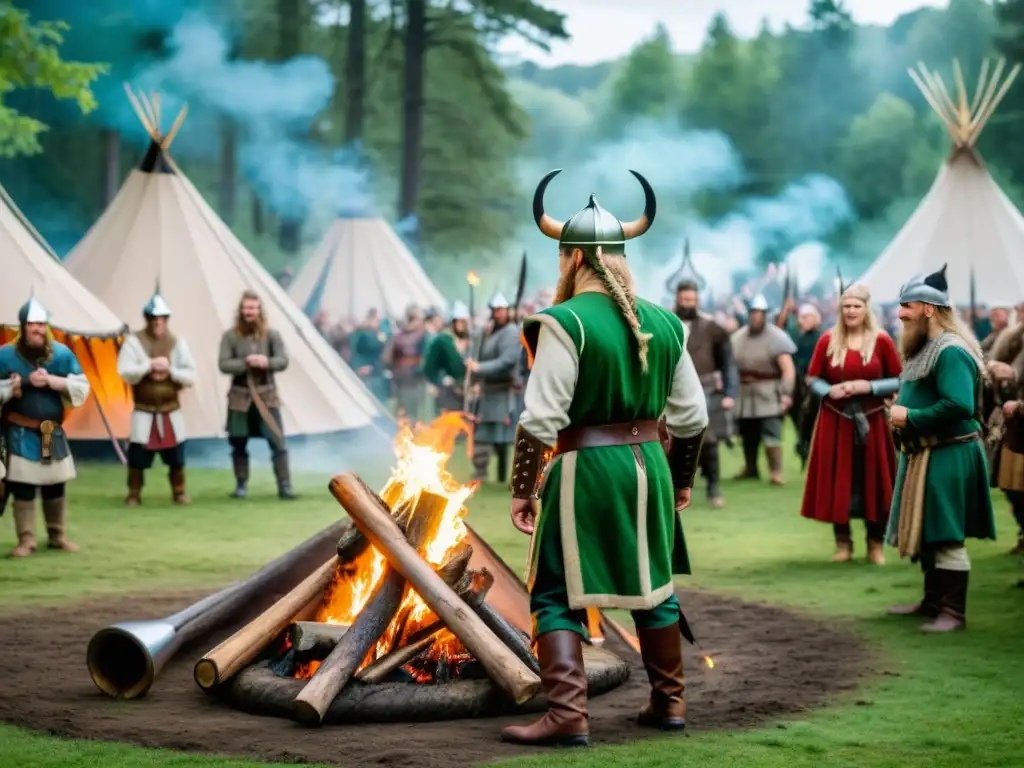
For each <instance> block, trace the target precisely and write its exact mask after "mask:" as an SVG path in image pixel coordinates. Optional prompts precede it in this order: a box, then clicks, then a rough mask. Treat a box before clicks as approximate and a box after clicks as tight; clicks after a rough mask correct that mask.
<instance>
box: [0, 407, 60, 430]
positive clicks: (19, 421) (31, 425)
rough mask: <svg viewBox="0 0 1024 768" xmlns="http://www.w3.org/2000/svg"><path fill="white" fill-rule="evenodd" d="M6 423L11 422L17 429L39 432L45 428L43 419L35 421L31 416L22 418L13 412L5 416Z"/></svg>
mask: <svg viewBox="0 0 1024 768" xmlns="http://www.w3.org/2000/svg"><path fill="white" fill-rule="evenodd" d="M4 421H9V422H10V423H11V424H13V425H14V426H16V427H24V428H25V429H34V430H36V431H37V432H38V431H39V430H40V429H41V428H42V426H43V420H42V419H33V418H32V417H31V416H22V415H21V414H20V413H14V412H13V411H12V412H10V413H5V414H4ZM51 423H52V422H51Z"/></svg>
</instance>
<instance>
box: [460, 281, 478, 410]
mask: <svg viewBox="0 0 1024 768" xmlns="http://www.w3.org/2000/svg"><path fill="white" fill-rule="evenodd" d="M466 282H467V283H468V284H469V344H470V346H472V345H473V333H474V330H475V328H476V290H475V289H476V286H478V285H480V276H479V275H478V274H477V273H476V272H474V271H473V270H470V271H469V273H468V274H467V275H466ZM471 375H472V374H471V373H470V370H469V366H468V365H467V366H466V375H465V376H463V378H462V412H463V413H465V414H467V415H468V414H469V380H470V376H471Z"/></svg>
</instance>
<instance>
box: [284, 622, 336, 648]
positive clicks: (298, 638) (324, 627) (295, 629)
mask: <svg viewBox="0 0 1024 768" xmlns="http://www.w3.org/2000/svg"><path fill="white" fill-rule="evenodd" d="M346 632H348V627H346V626H345V625H344V624H328V623H326V622H322V621H296V622H295V623H294V624H292V628H291V630H289V633H288V637H289V639H290V640H291V643H292V648H294V649H295V652H296V653H297V654H302V655H303V656H305V655H310V656H316V655H317V654H318V653H322V654H323V655H324V656H326V655H327V654H328V653H330V652H331V651H332V650H334V646H336V645H337V644H338V641H339V640H341V638H342V637H344V635H345V633H346Z"/></svg>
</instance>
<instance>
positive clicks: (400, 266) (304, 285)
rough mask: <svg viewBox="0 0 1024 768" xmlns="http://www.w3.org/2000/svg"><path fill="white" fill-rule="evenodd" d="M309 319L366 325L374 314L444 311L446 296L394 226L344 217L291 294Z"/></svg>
mask: <svg viewBox="0 0 1024 768" xmlns="http://www.w3.org/2000/svg"><path fill="white" fill-rule="evenodd" d="M288 295H289V296H291V297H292V299H293V300H294V301H295V303H296V304H297V305H298V306H299V307H301V308H302V309H303V311H304V312H306V313H307V314H308V315H310V316H313V315H315V314H316V313H317V312H320V311H322V312H325V313H326V315H327V317H328V319H329V320H330V321H331V322H335V321H338V320H342V319H346V318H350V319H352V320H356V321H359V320H362V319H363V318H364V317H366V313H367V312H368V311H369V310H371V309H376V310H377V311H378V312H379V313H380V314H381V316H382V317H391V318H395V319H397V318H404V317H405V311H406V308H407V307H409V305H411V304H415V305H416V306H418V307H420V308H421V309H425V308H427V307H437V308H443V307H444V306H445V304H446V302H445V300H444V296H442V295H441V292H440V291H439V290H438V289H437V286H435V285H434V284H433V283H432V282H431V281H430V278H429V277H427V275H426V273H425V272H424V271H423V269H422V267H420V265H419V262H417V261H416V258H415V257H414V256H413V255H412V253H410V252H409V249H408V248H406V247H405V243H403V242H402V240H401V239H400V238H399V237H398V235H397V234H395V231H394V230H393V229H392V228H391V227H390V226H389V225H388V223H387V222H386V221H385V220H384V219H381V218H338V219H335V220H334V222H333V223H332V224H331V226H330V229H328V230H327V234H326V235H325V236H324V238H323V240H322V241H321V242H320V245H319V246H318V247H317V249H316V251H314V252H313V255H312V256H311V257H310V259H309V261H307V262H306V264H305V265H304V266H303V268H302V270H301V271H300V272H299V274H298V275H297V276H296V278H295V280H294V281H293V282H292V284H291V286H289V289H288Z"/></svg>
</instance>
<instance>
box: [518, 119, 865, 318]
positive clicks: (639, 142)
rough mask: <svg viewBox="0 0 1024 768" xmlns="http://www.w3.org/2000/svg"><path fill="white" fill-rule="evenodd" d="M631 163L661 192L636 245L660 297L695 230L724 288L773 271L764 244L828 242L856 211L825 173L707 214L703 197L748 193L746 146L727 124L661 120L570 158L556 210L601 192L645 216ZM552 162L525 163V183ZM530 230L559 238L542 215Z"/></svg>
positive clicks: (546, 244)
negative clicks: (683, 125) (709, 127)
mask: <svg viewBox="0 0 1024 768" xmlns="http://www.w3.org/2000/svg"><path fill="white" fill-rule="evenodd" d="M629 169H633V170H637V171H639V172H640V173H642V174H643V175H644V177H645V178H647V180H648V181H650V182H651V185H652V186H653V187H654V190H655V193H656V194H657V196H658V213H657V218H656V220H655V223H654V226H653V227H652V228H651V230H650V232H649V233H648V234H646V235H644V236H643V237H642V238H640V239H638V240H637V241H635V242H634V243H630V244H629V245H627V253H628V254H629V256H630V261H631V263H632V266H633V273H634V276H635V278H636V281H637V291H638V293H639V294H640V295H641V296H644V297H645V298H648V299H650V300H652V301H658V302H660V301H662V300H663V298H664V297H665V295H666V293H668V292H670V291H669V286H670V285H671V284H672V283H673V281H674V280H677V279H679V277H682V276H683V275H680V274H679V270H680V265H681V263H682V252H683V244H684V241H685V240H686V239H689V241H690V245H691V260H692V262H693V267H694V268H695V269H696V271H697V273H698V276H699V278H701V279H702V280H703V281H704V282H705V284H706V286H707V287H708V288H709V289H710V290H711V292H712V293H713V294H714V295H715V296H718V297H721V296H724V295H728V294H731V293H733V292H735V289H736V282H737V279H738V278H740V277H742V276H744V275H753V274H759V273H760V272H762V271H763V267H761V266H760V265H759V261H760V259H761V257H762V254H764V253H779V254H784V253H786V252H787V251H791V250H792V249H794V248H797V247H798V246H800V245H802V244H808V245H809V244H812V243H819V241H822V240H824V239H826V238H827V237H828V236H829V235H831V234H832V233H833V232H835V230H836V229H837V228H838V227H840V226H841V225H843V224H845V223H847V222H849V221H850V220H851V219H852V218H853V216H854V212H853V207H852V205H851V203H850V201H849V199H848V197H847V195H846V192H845V190H844V189H843V187H842V185H840V184H839V183H838V182H836V181H835V180H834V179H831V178H829V177H827V176H823V175H820V174H815V175H809V176H806V177H804V178H801V179H798V180H796V181H794V182H792V183H791V184H789V185H788V186H786V187H785V188H784V189H783V190H782V191H781V192H780V193H779V194H778V195H776V196H774V197H767V198H747V199H746V200H744V201H743V202H741V203H740V204H739V205H738V206H736V207H735V208H734V210H733V211H732V212H731V213H728V214H726V215H724V216H721V217H719V218H717V219H712V220H706V219H704V218H703V217H702V216H701V215H700V214H699V213H698V210H697V207H698V202H699V201H700V199H701V198H703V197H706V196H709V195H716V194H717V195H725V194H729V195H735V194H738V190H739V189H740V187H741V185H742V184H744V183H745V182H746V181H747V179H748V173H747V170H746V169H745V168H744V167H743V163H742V160H741V157H740V154H739V152H738V151H737V150H736V148H735V147H734V146H733V145H732V143H731V142H730V141H729V139H728V137H726V136H725V135H724V134H722V133H720V132H717V131H697V130H684V129H680V128H678V127H677V126H675V125H674V124H671V123H667V122H655V121H651V120H641V121H637V122H634V123H633V124H631V125H630V126H629V127H628V128H627V129H626V130H625V132H624V134H623V135H622V136H621V137H620V138H617V139H615V140H609V141H602V142H596V143H594V144H593V145H592V146H591V147H590V148H589V149H588V150H587V151H586V152H585V153H584V154H583V156H582V157H581V158H580V159H578V160H576V161H574V162H573V167H571V168H568V167H567V168H566V171H565V172H564V173H563V174H561V175H560V176H558V177H557V178H556V179H555V180H554V181H553V182H552V183H551V186H549V187H548V193H547V196H546V199H545V206H546V209H547V211H548V213H550V214H551V215H552V216H554V217H555V218H556V219H559V220H565V219H566V218H568V217H569V216H572V215H573V214H574V213H576V212H577V211H578V210H580V209H581V208H582V207H583V206H584V205H585V204H586V202H587V199H588V197H587V196H588V195H589V194H590V193H595V194H596V196H597V199H598V201H599V202H600V204H601V205H602V206H603V207H604V208H606V209H608V210H609V211H610V212H611V213H612V214H613V215H615V216H618V217H619V218H620V219H623V220H629V219H633V218H635V217H636V216H638V215H639V214H640V212H641V211H642V210H643V191H642V190H641V188H640V185H639V184H638V183H637V182H636V180H635V179H634V178H633V177H632V176H631V175H629V174H628V173H627V170H629ZM547 170H549V169H548V168H545V167H541V165H540V163H538V162H537V161H536V160H532V161H528V162H525V163H523V164H522V165H521V175H522V179H523V185H524V187H526V188H528V189H532V186H531V185H535V184H536V183H537V181H538V180H539V179H540V177H541V176H542V175H543V174H544V173H545V172H546V171H547ZM520 237H521V239H522V241H523V242H524V243H525V244H526V245H527V247H528V248H531V249H538V250H540V251H542V252H544V251H545V250H551V249H552V248H553V246H554V243H553V242H552V241H551V240H549V239H547V238H545V237H544V236H543V235H541V234H540V233H539V232H538V231H537V228H536V226H534V225H533V224H532V222H531V224H530V225H528V226H524V228H523V231H522V233H521V235H520ZM554 261H555V260H554V259H552V260H551V264H552V267H551V271H552V274H550V275H546V276H545V278H546V280H547V281H548V282H553V281H554V280H555V275H554V274H553V265H554ZM690 276H692V275H690ZM802 279H803V278H801V280H802Z"/></svg>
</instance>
